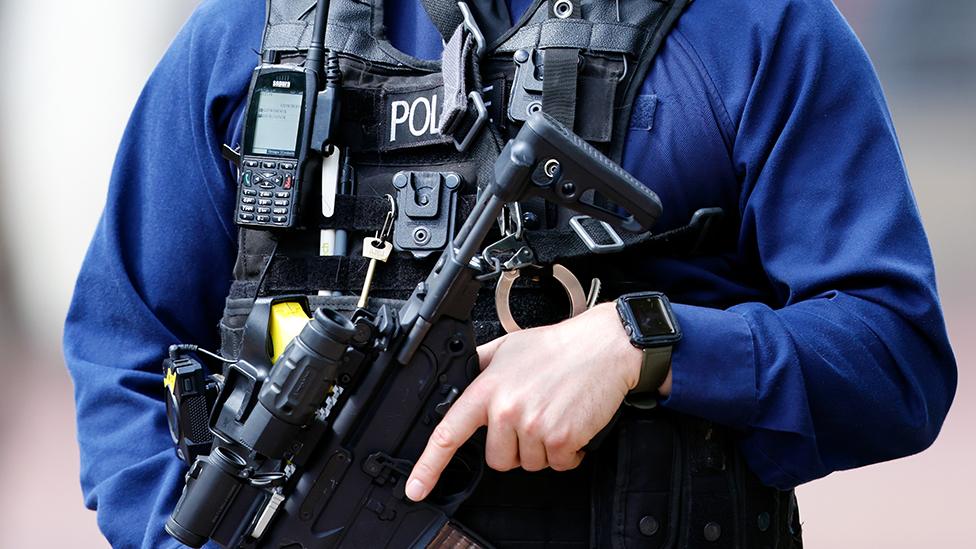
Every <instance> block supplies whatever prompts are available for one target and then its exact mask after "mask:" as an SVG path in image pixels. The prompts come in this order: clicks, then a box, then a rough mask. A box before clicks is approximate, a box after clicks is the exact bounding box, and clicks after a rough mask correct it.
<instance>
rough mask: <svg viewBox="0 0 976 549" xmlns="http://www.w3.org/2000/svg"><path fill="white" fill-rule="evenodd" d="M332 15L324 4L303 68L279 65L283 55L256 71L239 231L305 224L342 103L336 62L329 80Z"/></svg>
mask: <svg viewBox="0 0 976 549" xmlns="http://www.w3.org/2000/svg"><path fill="white" fill-rule="evenodd" d="M328 10H329V2H328V0H319V1H318V4H317V9H316V17H315V26H314V30H313V33H312V36H313V38H312V42H311V45H310V47H309V50H308V57H307V58H306V60H305V64H304V66H300V65H291V64H277V63H275V62H274V61H275V59H276V57H277V56H276V53H275V52H266V54H265V56H264V58H263V59H262V63H261V64H260V65H259V66H258V67H257V68H256V69H254V74H253V76H252V77H251V86H250V89H249V91H248V100H247V107H246V110H245V111H244V136H243V142H242V147H241V153H240V155H241V156H240V164H239V168H240V169H239V170H238V185H237V209H236V213H235V220H236V222H237V224H238V225H242V226H248V227H253V228H258V229H290V228H294V227H296V226H298V225H299V223H300V215H301V205H302V203H303V201H304V197H305V196H306V195H307V194H308V193H309V191H310V190H311V189H314V188H316V187H317V185H316V184H315V182H316V181H317V179H318V174H319V172H320V166H321V161H322V153H323V152H324V151H325V150H327V149H328V143H326V141H328V138H329V136H330V134H331V128H332V126H333V125H334V119H335V116H336V113H337V97H338V93H337V90H336V83H337V82H336V80H337V77H336V76H335V75H334V74H333V73H334V72H335V73H337V72H338V69H337V64H338V63H337V61H335V67H334V66H333V62H332V60H331V59H330V68H329V73H328V75H326V71H325V67H324V65H325V63H324V42H325V29H326V20H327V17H328ZM323 88H324V89H325V91H322V92H321V93H320V91H321V90H322V89H323ZM313 134H315V136H316V137H315V139H313ZM316 141H318V142H316Z"/></svg>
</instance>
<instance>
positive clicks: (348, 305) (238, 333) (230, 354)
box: [220, 282, 404, 359]
mask: <svg viewBox="0 0 976 549" xmlns="http://www.w3.org/2000/svg"><path fill="white" fill-rule="evenodd" d="M234 284H240V283H237V282H235V283H234ZM231 293H232V295H233V293H234V292H233V290H232V292H231ZM358 302H359V296H354V295H343V296H321V295H311V296H308V305H309V308H310V309H311V310H312V311H314V310H316V309H319V308H321V307H326V308H330V309H333V310H335V311H338V312H339V313H342V315H343V316H346V317H349V316H351V315H352V313H353V312H354V311H355V310H356V305H357V303H358ZM403 303H404V301H402V300H399V299H387V298H381V297H371V298H370V299H369V306H368V308H369V310H370V311H374V312H375V311H376V310H378V309H379V308H380V307H382V306H383V305H387V306H389V307H392V308H394V309H397V310H398V309H399V308H400V307H401V306H402V305H403ZM253 304H254V299H252V298H234V297H228V298H227V300H226V302H225V305H224V316H223V318H221V319H220V352H221V354H222V355H223V356H224V357H226V358H234V359H236V358H238V357H239V356H240V352H241V347H242V345H243V342H244V341H243V337H244V324H245V323H246V322H247V317H248V315H250V314H251V307H252V305H253Z"/></svg>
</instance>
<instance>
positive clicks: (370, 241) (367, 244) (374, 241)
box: [357, 195, 396, 309]
mask: <svg viewBox="0 0 976 549" xmlns="http://www.w3.org/2000/svg"><path fill="white" fill-rule="evenodd" d="M386 199H387V200H389V201H390V210H389V211H388V212H386V218H385V219H384V220H383V227H382V228H380V230H378V231H376V236H374V237H372V238H367V239H365V240H363V257H365V258H367V259H369V267H368V268H367V269H366V280H365V281H364V282H363V291H362V293H360V294H359V303H358V304H357V307H359V308H360V309H365V308H366V303H367V302H368V301H369V287H370V286H372V285H373V277H374V276H375V275H376V263H377V262H380V261H382V262H383V263H386V262H387V260H389V259H390V254H392V253H393V243H392V242H390V234H392V233H393V222H394V220H395V219H396V201H395V200H393V196H391V195H386Z"/></svg>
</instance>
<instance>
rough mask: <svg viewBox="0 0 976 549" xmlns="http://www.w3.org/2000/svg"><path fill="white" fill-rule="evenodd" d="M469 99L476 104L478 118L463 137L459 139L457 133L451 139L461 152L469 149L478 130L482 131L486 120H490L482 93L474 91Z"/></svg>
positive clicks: (469, 95)
mask: <svg viewBox="0 0 976 549" xmlns="http://www.w3.org/2000/svg"><path fill="white" fill-rule="evenodd" d="M468 100H469V101H470V102H471V103H472V104H474V108H475V111H476V112H477V118H475V120H474V122H473V123H472V124H471V126H470V127H468V131H467V132H465V133H464V137H463V138H461V139H460V140H459V139H458V138H457V136H456V135H452V136H451V139H452V140H453V141H454V147H455V148H457V150H458V151H459V152H464V151H466V150H468V147H470V146H471V142H472V141H474V138H475V137H476V136H477V135H478V132H479V131H481V127H482V126H484V125H485V122H487V121H488V108H487V107H485V100H484V99H482V98H481V94H480V93H478V92H475V91H473V92H471V93H469V94H468ZM469 111H470V109H469Z"/></svg>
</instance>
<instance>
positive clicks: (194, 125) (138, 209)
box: [64, 2, 263, 549]
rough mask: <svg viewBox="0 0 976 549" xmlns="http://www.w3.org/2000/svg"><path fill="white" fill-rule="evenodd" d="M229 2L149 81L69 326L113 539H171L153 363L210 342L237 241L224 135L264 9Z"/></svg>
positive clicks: (177, 465) (173, 479) (89, 472)
mask: <svg viewBox="0 0 976 549" xmlns="http://www.w3.org/2000/svg"><path fill="white" fill-rule="evenodd" d="M228 4H230V3H229V2H228V3H225V4H224V5H223V6H220V5H219V4H217V3H215V2H206V3H204V4H203V5H202V6H201V7H200V8H199V9H198V10H197V12H196V13H195V14H194V15H193V17H192V18H191V20H190V21H189V22H188V23H187V25H186V26H185V27H184V29H183V30H182V31H181V32H180V34H179V36H178V37H177V38H176V40H175V42H174V43H173V45H172V47H171V48H170V50H169V51H168V53H167V54H166V55H165V57H164V58H163V59H162V61H161V62H160V64H159V66H158V68H157V69H156V70H155V72H154V73H153V75H152V76H151V78H150V80H149V82H148V84H147V85H146V87H145V90H144V92H143V94H142V95H141V97H140V99H139V101H138V104H137V106H136V107H135V111H134V113H133V115H132V118H131V121H130V122H129V125H128V127H127V129H126V132H125V135H124V138H123V141H122V145H121V147H120V149H119V153H118V158H117V161H116V165H115V168H114V173H113V175H112V180H111V184H110V187H109V193H108V200H107V204H106V207H105V210H104V213H103V215H102V218H101V220H100V223H99V225H98V228H97V231H96V234H95V236H94V239H93V241H92V243H91V246H90V248H89V250H88V254H87V256H86V259H85V262H84V266H83V268H82V271H81V274H80V275H79V278H78V282H77V286H76V290H75V294H74V298H73V302H72V305H71V309H70V311H69V313H68V319H67V323H66V327H65V345H64V351H65V357H66V361H67V364H68V368H69V369H70V372H71V374H72V377H73V379H74V383H75V397H76V401H77V419H78V439H79V443H80V447H81V460H82V478H81V483H82V488H83V490H84V492H85V502H86V505H87V506H88V507H90V508H93V509H97V510H98V523H99V527H100V528H101V530H102V532H103V533H104V535H105V536H106V537H107V538H108V540H109V541H110V542H111V543H112V545H113V546H114V547H144V548H147V549H148V548H153V549H155V548H158V547H164V546H177V545H178V544H177V543H176V542H175V540H173V539H172V538H169V537H168V536H166V535H165V533H164V532H163V523H164V522H165V520H166V518H167V517H168V516H169V513H170V512H171V511H172V509H173V506H174V505H175V503H176V499H177V497H178V496H179V489H180V486H181V484H182V479H183V475H184V473H185V467H183V465H182V464H181V462H180V461H179V460H178V459H177V458H176V456H175V453H174V450H173V444H172V442H171V440H170V437H169V434H168V431H167V425H166V418H165V406H164V402H163V391H162V389H161V387H162V386H161V384H160V379H161V377H160V376H161V372H160V369H159V368H160V362H161V360H162V358H163V353H164V351H165V349H166V347H167V346H168V345H170V344H172V343H175V342H180V341H184V342H194V343H200V344H203V345H210V346H211V347H212V346H213V345H214V344H215V341H216V338H215V334H216V329H215V328H216V322H217V319H219V317H220V312H221V310H222V308H223V298H224V296H225V295H226V293H227V289H228V287H229V285H230V279H231V269H232V265H233V261H234V255H235V242H236V231H235V230H234V227H233V225H232V224H230V223H229V220H228V219H227V218H228V215H225V214H224V213H223V212H229V211H231V209H232V208H233V203H232V198H233V197H232V186H231V185H230V183H229V182H231V181H232V179H231V175H230V172H229V168H228V166H227V163H226V162H225V161H223V160H222V159H221V157H220V146H221V144H222V143H224V142H229V141H227V139H228V138H229V134H230V133H231V132H230V128H231V127H232V126H233V125H234V119H235V117H238V118H239V110H240V109H239V108H238V107H239V105H240V103H241V102H242V101H243V96H244V94H245V93H246V90H247V83H248V80H249V76H250V70H251V69H252V68H253V66H254V64H255V60H256V59H257V56H256V55H255V54H254V53H253V51H254V50H255V49H256V48H257V47H258V43H257V40H256V39H258V38H259V37H260V29H261V27H262V25H263V21H262V12H263V10H261V9H258V10H236V9H233V8H231V9H228V7H227V5H228ZM242 36H243V37H245V38H248V39H251V40H250V42H245V41H242V40H241V39H240V38H241V37H242Z"/></svg>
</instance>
